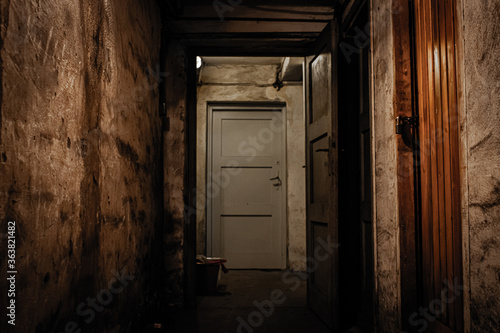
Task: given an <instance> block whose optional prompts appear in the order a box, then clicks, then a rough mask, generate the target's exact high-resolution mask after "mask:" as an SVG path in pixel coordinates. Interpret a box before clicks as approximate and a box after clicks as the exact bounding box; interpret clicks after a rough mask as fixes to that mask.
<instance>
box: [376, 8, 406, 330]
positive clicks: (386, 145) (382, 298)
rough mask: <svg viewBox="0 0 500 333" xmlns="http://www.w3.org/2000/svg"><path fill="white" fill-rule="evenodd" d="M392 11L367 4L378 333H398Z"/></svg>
mask: <svg viewBox="0 0 500 333" xmlns="http://www.w3.org/2000/svg"><path fill="white" fill-rule="evenodd" d="M391 10H392V8H391V1H385V0H372V5H371V18H370V19H371V24H372V52H373V54H372V73H373V74H372V82H371V84H372V92H373V94H372V128H373V137H372V150H373V151H374V152H376V153H375V154H373V155H372V156H373V157H374V158H373V162H372V163H373V164H374V165H373V172H374V178H373V179H374V193H373V198H374V202H373V205H374V208H373V209H374V217H375V235H374V238H375V283H376V286H375V288H376V294H375V295H376V297H375V311H376V326H377V329H378V331H380V332H397V331H398V328H399V321H400V319H399V318H400V316H401V315H400V311H401V310H400V303H401V301H400V289H401V288H400V274H399V267H400V266H399V256H400V255H399V222H398V215H397V212H398V210H397V202H398V200H397V183H396V182H397V164H396V162H397V161H396V134H395V129H394V109H393V101H394V52H393V37H392V14H391Z"/></svg>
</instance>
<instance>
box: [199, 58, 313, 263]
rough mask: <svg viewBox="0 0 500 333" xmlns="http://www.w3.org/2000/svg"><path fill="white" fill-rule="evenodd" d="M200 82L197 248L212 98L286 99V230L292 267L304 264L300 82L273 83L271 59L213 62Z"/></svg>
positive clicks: (201, 246)
mask: <svg viewBox="0 0 500 333" xmlns="http://www.w3.org/2000/svg"><path fill="white" fill-rule="evenodd" d="M202 73H203V75H202V82H203V84H202V85H201V86H199V87H198V123H197V126H198V131H197V132H198V141H197V142H198V147H197V160H198V168H197V184H198V185H197V188H198V194H197V244H198V246H197V251H198V253H205V244H206V243H205V240H206V216H205V205H206V201H205V189H206V162H205V161H206V149H207V147H206V139H207V103H208V102H230V101H231V102H257V101H258V102H286V105H287V134H286V135H287V181H288V184H287V186H288V187H287V191H288V194H287V235H288V264H287V265H288V267H290V268H291V269H293V270H304V269H305V259H306V229H305V221H306V220H305V169H304V168H303V166H304V165H305V137H304V135H305V120H304V117H305V116H304V111H303V110H304V107H303V97H302V94H303V93H302V85H296V84H295V85H286V84H285V87H283V88H282V89H281V90H280V91H277V90H276V89H275V88H273V87H272V83H273V82H274V81H275V80H276V66H273V65H260V66H256V65H209V66H205V67H204V68H203V72H202Z"/></svg>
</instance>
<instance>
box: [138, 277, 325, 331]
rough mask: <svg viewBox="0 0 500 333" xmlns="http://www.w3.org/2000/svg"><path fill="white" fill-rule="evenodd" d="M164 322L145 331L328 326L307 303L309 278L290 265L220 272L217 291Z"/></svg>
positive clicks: (303, 328)
mask: <svg viewBox="0 0 500 333" xmlns="http://www.w3.org/2000/svg"><path fill="white" fill-rule="evenodd" d="M299 281H300V282H299ZM273 300H274V302H273ZM271 304H272V305H271ZM161 325H162V328H161V329H151V328H149V329H148V330H145V331H144V332H162V331H164V332H179V333H180V332H182V333H184V332H186V333H187V332H193V333H194V332H196V333H233V332H235V333H236V332H237V333H253V332H273V333H279V332H288V333H302V332H303V333H308V332H315V333H328V332H330V330H329V329H328V328H327V327H326V326H325V325H324V324H323V322H322V321H321V320H320V319H319V318H318V317H317V316H316V315H315V314H314V313H313V312H312V311H311V310H310V309H309V308H308V307H307V299H306V282H305V281H303V280H302V279H300V278H299V277H298V276H297V275H296V274H294V273H287V271H266V270H230V271H229V272H228V273H227V274H222V277H221V287H220V288H219V294H218V295H217V296H200V297H199V298H198V307H197V309H195V310H192V311H182V312H178V313H174V314H171V315H169V316H168V318H165V320H164V321H163V322H162V323H161Z"/></svg>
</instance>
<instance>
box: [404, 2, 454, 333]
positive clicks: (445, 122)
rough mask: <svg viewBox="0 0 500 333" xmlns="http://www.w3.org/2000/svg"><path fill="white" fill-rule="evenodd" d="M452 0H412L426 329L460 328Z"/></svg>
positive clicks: (421, 273) (422, 282)
mask: <svg viewBox="0 0 500 333" xmlns="http://www.w3.org/2000/svg"><path fill="white" fill-rule="evenodd" d="M455 13H456V12H455V1H454V0H415V1H414V15H415V43H416V48H415V60H416V63H415V65H416V71H415V74H416V83H417V86H416V88H417V89H416V90H417V109H418V116H419V121H420V126H419V130H418V135H419V140H418V146H417V149H418V152H419V154H418V157H419V163H418V165H419V167H420V168H419V169H420V170H419V171H420V189H421V191H420V197H421V200H420V212H421V214H420V215H421V269H420V281H421V288H422V290H421V298H420V300H419V301H420V305H421V306H423V307H425V308H428V309H429V310H430V311H431V315H432V317H436V319H435V320H428V331H429V332H463V314H462V311H463V310H462V306H463V297H462V290H461V286H462V246H461V214H460V200H461V197H460V165H459V122H458V108H457V66H456V50H455V35H456V33H455V30H456V29H458V27H457V26H456V24H455Z"/></svg>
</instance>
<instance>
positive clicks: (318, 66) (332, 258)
mask: <svg viewBox="0 0 500 333" xmlns="http://www.w3.org/2000/svg"><path fill="white" fill-rule="evenodd" d="M334 38H336V30H335V26H334V25H333V24H329V25H328V26H327V27H326V28H325V30H324V31H323V33H322V35H321V36H320V38H319V40H318V43H317V45H316V47H315V48H314V50H312V51H313V55H311V56H309V57H307V58H306V61H305V85H304V87H305V95H306V106H307V107H306V114H307V116H306V140H307V142H306V156H307V157H306V161H307V162H306V163H307V166H306V170H307V178H306V179H307V181H306V184H307V256H308V262H307V266H308V269H307V272H308V304H309V306H310V307H311V309H312V310H313V311H314V312H315V313H316V314H317V315H318V316H319V317H320V318H321V319H322V320H323V321H324V322H325V323H326V324H327V325H328V326H329V327H330V328H333V329H336V328H337V327H338V316H337V314H338V292H337V286H338V253H337V248H338V247H337V246H336V244H337V235H338V233H337V220H338V212H337V197H338V196H337V149H336V142H337V135H336V132H337V131H336V128H337V93H336V89H337V88H336V87H337V84H336V69H335V66H334V64H336V52H334V51H333V48H332V45H336V42H334V40H333V39H334Z"/></svg>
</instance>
